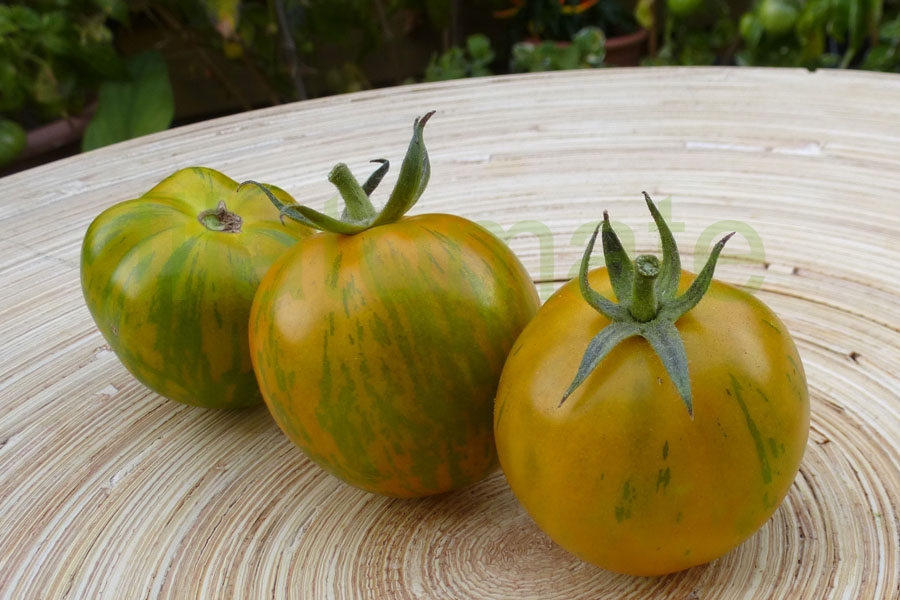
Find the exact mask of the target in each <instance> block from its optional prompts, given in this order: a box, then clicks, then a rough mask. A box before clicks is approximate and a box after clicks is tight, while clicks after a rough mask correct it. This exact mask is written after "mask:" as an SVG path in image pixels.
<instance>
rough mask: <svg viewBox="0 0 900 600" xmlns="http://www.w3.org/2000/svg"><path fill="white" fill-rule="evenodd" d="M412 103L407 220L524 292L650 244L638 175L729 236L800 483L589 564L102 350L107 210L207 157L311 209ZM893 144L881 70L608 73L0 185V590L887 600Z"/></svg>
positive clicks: (898, 359)
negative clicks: (614, 251)
mask: <svg viewBox="0 0 900 600" xmlns="http://www.w3.org/2000/svg"><path fill="white" fill-rule="evenodd" d="M431 109H436V110H437V111H438V112H437V114H436V115H435V117H434V118H433V119H432V121H431V122H430V123H429V126H428V129H427V131H426V133H425V137H426V142H427V144H428V147H429V149H430V151H431V159H432V167H433V176H432V180H431V184H430V187H429V190H428V191H427V192H426V194H425V196H424V197H423V198H422V200H421V201H420V204H419V205H418V206H417V207H416V208H415V209H414V211H413V212H418V213H422V212H433V211H441V212H452V213H456V214H460V215H463V216H466V217H469V218H471V219H473V220H476V221H481V222H488V221H490V222H493V223H495V225H494V227H495V228H496V227H499V229H497V230H498V231H502V232H505V233H504V235H507V236H508V237H509V243H510V244H511V246H512V247H513V249H514V250H515V251H516V252H517V253H518V254H519V255H520V256H521V257H522V259H523V261H524V262H525V263H526V266H527V267H528V268H529V270H530V272H531V273H532V274H533V275H534V277H535V279H536V280H537V281H539V282H541V289H542V293H543V295H544V297H546V295H547V294H548V293H549V292H551V291H552V290H553V289H554V288H555V287H556V286H557V285H558V284H559V283H560V282H562V281H564V280H566V279H568V278H569V277H570V276H571V273H572V269H573V267H574V266H575V265H576V263H577V260H578V258H579V256H580V254H581V252H582V250H583V247H584V243H585V240H586V236H587V233H588V230H589V229H590V228H591V227H592V225H593V224H594V223H596V222H597V220H599V219H600V217H601V215H602V211H603V210H604V209H607V210H609V211H610V213H611V215H612V218H613V219H614V220H615V221H617V222H619V223H620V224H621V226H622V227H623V228H628V229H629V230H630V231H631V232H632V234H633V244H634V247H635V248H636V249H638V250H639V251H650V250H653V249H654V248H655V245H656V238H655V234H654V233H652V231H651V230H650V228H649V227H648V226H649V219H648V217H647V215H646V211H645V208H644V205H643V202H642V200H641V191H642V190H646V191H648V192H649V193H650V194H651V195H652V196H654V198H656V199H657V201H660V202H663V203H664V206H666V207H667V208H666V210H667V211H668V213H669V215H668V218H669V221H670V223H671V224H672V226H673V230H674V231H675V236H676V239H677V240H678V242H679V246H680V247H681V249H682V252H683V253H684V263H685V266H686V267H688V268H690V267H692V266H693V264H694V260H695V259H696V260H699V261H702V260H703V259H704V258H705V256H706V253H707V251H708V248H709V246H710V244H711V240H712V238H713V237H716V236H718V235H720V234H721V233H723V232H724V231H725V230H730V229H735V230H737V231H738V233H739V235H738V236H736V237H735V239H734V240H733V241H732V242H731V243H730V244H729V247H728V249H727V250H726V260H725V261H724V262H723V263H722V266H721V268H720V270H719V273H718V276H719V278H721V279H724V280H726V281H729V282H731V283H735V284H739V285H748V286H750V287H753V288H754V289H756V290H757V291H756V293H757V294H758V295H759V297H760V298H762V299H763V300H764V301H765V302H766V303H768V304H769V305H770V306H771V307H772V308H773V309H774V310H775V311H776V312H777V313H778V314H779V315H780V316H781V317H782V319H783V320H784V321H785V322H786V323H787V325H788V326H789V328H790V329H791V330H792V332H793V334H794V335H795V338H796V340H797V343H798V346H799V348H800V352H801V355H802V358H803V361H804V363H805V367H806V370H807V375H808V378H809V384H810V392H811V398H812V431H811V437H810V442H809V446H808V448H807V452H806V456H805V458H804V460H803V464H802V468H801V472H800V474H799V475H798V477H797V479H796V482H795V484H794V486H793V488H792V489H791V491H790V494H789V496H788V497H787V499H786V501H785V502H784V503H783V504H782V506H781V507H780V508H779V509H778V511H777V512H776V514H775V515H774V517H773V518H772V519H771V520H770V521H769V522H768V523H767V524H766V525H765V526H764V527H763V528H762V530H760V531H759V532H758V533H757V534H756V535H754V536H753V537H752V538H751V539H750V540H748V541H747V542H746V543H744V544H743V545H742V546H740V547H739V548H738V549H736V550H735V551H733V552H731V553H729V554H728V555H726V556H725V557H723V558H721V559H719V560H717V561H714V562H713V563H711V564H708V565H705V566H702V567H697V568H694V569H691V570H689V571H686V572H682V573H679V574H676V575H672V576H668V577H662V578H656V579H639V578H631V577H625V576H619V575H613V574H610V573H607V572H604V571H602V570H600V569H597V568H594V567H592V566H590V565H586V564H584V563H581V562H579V561H578V560H576V559H574V558H572V557H571V556H569V555H568V554H567V553H566V552H564V551H563V550H561V549H559V548H558V547H556V546H555V545H554V544H552V543H551V542H550V541H548V539H547V538H546V537H545V536H544V535H543V534H542V533H541V532H540V531H539V530H538V529H537V528H536V527H535V526H534V525H533V524H532V522H531V521H530V519H529V518H528V516H527V515H526V514H525V513H524V512H523V511H522V509H521V508H520V507H519V506H518V504H517V503H516V501H515V499H514V498H513V496H512V495H511V493H510V491H509V489H508V487H507V486H506V483H505V481H504V479H503V476H502V474H501V473H497V474H495V475H494V476H492V477H490V478H489V479H487V480H486V481H483V482H482V483H480V484H478V485H476V486H474V487H471V488H469V489H465V490H462V491H460V492H457V493H454V494H450V495H446V496H442V497H435V498H428V499H424V500H416V501H399V500H392V499H386V498H380V497H375V496H371V495H368V494H366V493H363V492H360V491H357V490H355V489H352V488H349V487H347V486H345V485H343V484H341V483H340V482H338V481H336V480H335V479H333V478H331V477H330V476H328V475H326V474H325V473H323V472H322V471H320V470H319V469H318V468H316V467H315V466H313V465H312V464H311V463H310V462H309V461H307V460H306V459H305V458H304V457H303V456H302V455H301V453H300V452H299V451H298V450H297V449H295V448H294V447H293V446H292V445H291V444H290V443H289V442H288V441H287V439H286V438H285V437H284V436H282V435H281V433H280V432H279V430H278V429H277V428H276V426H275V425H274V424H273V422H272V420H271V419H270V418H269V416H268V414H267V413H266V412H265V409H256V410H250V411H245V412H235V413H227V412H210V411H204V410H200V409H194V408H189V407H186V406H181V405H177V404H175V403H172V402H169V401H167V400H165V399H162V398H160V397H158V396H157V395H155V394H153V393H151V392H149V391H147V390H146V389H145V388H143V387H142V386H141V385H140V384H138V383H137V382H136V381H135V380H134V379H132V378H131V376H130V375H129V374H128V373H127V372H126V371H125V370H124V368H123V367H122V366H121V365H120V364H119V362H118V361H117V359H116V357H115V356H114V355H113V354H112V352H111V351H110V350H109V349H108V348H107V346H106V345H105V344H104V341H103V339H102V338H101V336H100V334H99V333H98V331H97V329H96V328H95V326H94V324H93V323H92V321H91V318H90V316H89V314H88V312H87V309H86V308H85V306H84V304H83V300H82V297H81V293H80V285H79V274H78V270H79V249H80V243H81V239H82V236H83V235H84V231H85V229H86V228H87V225H88V223H89V222H90V221H91V219H93V218H94V216H96V215H97V214H98V213H99V212H100V211H101V210H102V209H103V208H105V207H106V206H109V205H110V204H112V203H114V202H118V201H120V200H124V199H127V198H130V197H134V196H137V195H139V194H140V193H142V192H144V191H146V190H147V189H149V188H150V187H151V186H152V185H154V184H155V183H156V182H157V181H159V180H160V179H162V178H163V177H164V176H165V175H167V174H168V173H170V172H172V171H174V170H176V169H178V168H181V167H186V166H189V165H204V166H209V167H214V168H217V169H219V170H221V171H223V172H225V173H227V174H228V175H230V176H231V177H233V178H235V179H238V180H242V179H249V178H253V179H256V180H260V181H267V182H271V183H275V184H277V185H279V186H281V187H283V188H285V189H287V190H288V191H290V192H291V193H292V194H294V195H295V196H296V197H297V198H298V199H299V200H300V201H301V202H304V203H308V204H310V205H312V206H315V207H318V208H323V207H326V208H327V209H328V210H334V209H335V206H336V205H335V204H334V201H333V199H332V196H333V190H332V189H331V186H330V184H328V183H327V181H326V179H325V176H326V174H327V173H328V171H329V169H330V168H331V166H333V164H334V163H336V162H338V161H344V162H347V163H348V164H350V166H351V168H353V169H354V171H356V172H357V173H358V174H359V175H360V176H361V177H362V176H363V175H364V174H366V173H367V172H368V169H369V168H370V166H369V165H368V163H367V161H368V160H369V159H373V158H378V157H386V158H389V159H392V160H393V161H395V165H398V164H399V160H400V158H401V157H402V153H403V151H404V149H405V147H406V144H407V142H408V139H409V136H410V134H411V131H412V129H411V127H412V121H413V119H414V118H415V117H416V116H417V115H420V114H423V113H424V112H426V111H427V110H431ZM898 139H900V78H898V77H897V76H896V75H878V74H872V73H859V72H850V73H845V72H835V71H819V72H816V73H807V72H804V71H793V70H789V71H788V70H768V69H743V68H742V69H727V68H721V69H717V68H711V69H674V68H673V69H647V68H641V69H608V70H598V71H583V72H566V73H559V74H545V75H528V76H515V77H499V78H485V79H477V80H464V81H455V82H448V83H442V84H431V85H420V86H409V87H400V88H394V89H389V90H378V91H371V92H365V93H361V94H354V95H347V96H338V97H333V98H327V99H323V100H316V101H309V102H305V103H300V104H293V105H288V106H282V107H277V108H273V109H267V110H262V111H256V112H253V113H248V114H243V115H235V116H233V117H228V118H224V119H219V120H215V121H210V122H205V123H200V124H197V125H193V126H189V127H183V128H179V129H174V130H172V131H169V132H165V133H163V134H159V135H154V136H149V137H147V138H142V139H139V140H134V141H131V142H127V143H123V144H119V145H116V146H113V147H109V148H105V149H101V150H98V151H95V152H91V153H87V154H83V155H81V156H78V157H73V158H71V159H66V160H63V161H60V162H58V163H54V164H51V165H47V166H44V167H40V168H36V169H32V170H30V171H26V172H24V173H20V174H16V175H12V176H9V177H6V178H3V179H0V192H2V194H0V217H2V223H3V229H4V230H3V235H2V236H0V358H2V361H0V597H2V598H11V599H20V598H23V599H29V598H42V599H47V598H89V599H100V598H116V599H119V598H215V599H219V598H250V599H259V598H296V599H319V598H347V599H351V598H352V599H357V598H417V599H418V598H434V599H442V598H477V599H489V598H498V599H499V598H503V599H516V598H522V599H524V598H542V599H546V598H559V599H565V600H572V599H575V598H592V599H594V598H615V599H619V598H679V599H681V598H786V597H790V598H816V599H821V598H864V599H872V598H897V597H900V591H898V590H900V552H898V544H900V525H898V519H900V511H898V498H900V393H898V389H900V308H898V306H900V276H898V274H897V273H898V271H897V269H898V265H900V204H898V199H897V195H898V190H900V152H898ZM392 175H393V176H394V177H395V176H396V169H395V170H394V171H393V173H392ZM392 183H393V179H392V177H391V175H389V176H388V179H387V180H386V181H385V183H384V184H383V186H384V187H385V188H387V186H389V185H392ZM375 199H376V201H378V200H381V201H383V200H384V198H379V197H378V193H376V197H375Z"/></svg>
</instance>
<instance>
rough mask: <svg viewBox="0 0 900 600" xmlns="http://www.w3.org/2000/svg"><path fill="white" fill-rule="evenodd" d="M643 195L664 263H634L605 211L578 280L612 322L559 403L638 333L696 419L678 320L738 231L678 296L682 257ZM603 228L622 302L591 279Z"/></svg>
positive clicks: (648, 258)
mask: <svg viewBox="0 0 900 600" xmlns="http://www.w3.org/2000/svg"><path fill="white" fill-rule="evenodd" d="M644 198H645V199H646V201H647V207H648V208H649V209H650V214H651V215H652V216H653V221H654V222H655V223H656V227H657V229H659V236H660V240H661V241H662V261H661V262H660V261H659V260H658V259H657V258H656V257H655V256H652V255H641V256H638V257H637V258H636V259H635V260H634V261H633V262H632V261H631V260H630V259H629V258H628V254H627V253H626V252H625V249H624V248H623V247H622V243H621V242H620V241H619V237H618V236H617V235H616V233H615V231H613V229H612V226H611V225H610V223H609V215H608V214H607V213H606V212H605V211H604V213H603V223H602V224H601V225H600V226H598V227H597V229H595V230H594V234H593V235H592V236H591V239H590V241H589V242H588V245H587V248H586V249H585V252H584V256H583V257H582V259H581V269H580V270H579V274H578V283H579V287H580V289H581V294H582V296H584V299H585V300H586V301H587V302H588V304H590V305H591V306H592V307H593V308H594V309H595V310H597V311H598V312H600V313H601V314H602V315H604V316H605V317H606V318H608V319H609V320H610V321H611V322H610V324H609V325H607V326H606V327H604V328H603V329H602V330H601V331H600V332H599V333H598V334H597V335H596V336H595V337H594V338H593V339H592V340H591V341H590V343H589V344H588V347H587V349H586V350H585V352H584V357H583V358H582V360H581V365H579V367H578V372H577V373H576V374H575V379H574V380H573V381H572V384H571V385H570V386H569V389H568V390H566V393H565V394H564V395H563V398H562V400H561V401H560V403H559V404H560V406H561V405H562V403H563V402H565V401H566V399H567V398H568V397H569V396H570V395H571V394H572V392H574V391H575V390H576V389H577V388H578V386H579V385H581V384H582V383H583V382H584V380H585V379H587V378H588V376H589V375H590V374H591V373H592V372H593V371H594V369H595V368H597V365H599V364H600V361H602V360H603V359H604V358H605V357H606V355H608V354H609V353H610V352H611V351H612V349H613V348H615V347H616V346H617V345H618V344H619V342H622V341H624V340H626V339H628V338H631V337H635V336H639V337H642V338H644V339H645V340H647V341H648V342H649V343H650V346H651V347H652V348H653V350H654V351H655V352H656V354H657V355H658V356H659V359H660V360H661V361H662V363H663V366H664V367H665V368H666V372H667V373H668V374H669V377H671V379H672V382H673V383H674V384H675V388H676V389H677V390H678V394H679V395H680V396H681V400H682V401H683V402H684V405H685V407H686V408H687V411H688V414H689V415H690V416H691V418H693V416H694V408H693V399H692V396H691V381H690V377H689V375H688V363H687V354H686V353H685V350H684V344H683V343H682V341H681V334H680V333H679V332H678V329H677V328H676V327H675V322H676V321H677V320H678V319H680V318H681V317H682V316H683V315H684V314H686V313H687V312H688V311H690V310H691V309H692V308H694V307H695V306H696V305H697V303H698V302H700V300H701V299H702V298H703V295H704V294H705V293H706V291H707V290H708V289H709V284H710V282H712V278H713V272H714V271H715V268H716V262H717V261H718V259H719V254H721V252H722V248H724V247H725V243H726V242H727V241H728V239H729V238H730V237H731V236H732V235H734V234H733V233H730V234H728V235H726V236H725V237H724V238H722V239H721V240H719V242H718V243H717V244H716V245H715V247H714V248H713V250H712V253H711V254H710V256H709V259H708V260H707V261H706V264H705V265H704V266H703V270H701V271H700V274H699V275H697V277H696V279H694V281H693V283H691V285H690V287H689V288H688V289H687V290H685V292H684V293H683V294H681V295H680V296H678V295H677V292H678V282H679V280H680V279H681V259H680V257H679V256H678V247H677V246H676V245H675V238H674V237H673V236H672V231H671V230H670V229H669V226H668V225H667V224H666V222H665V220H664V219H663V217H662V215H661V214H660V212H659V210H657V208H656V205H655V204H654V203H653V200H651V199H650V196H649V195H647V193H646V192H645V193H644ZM601 230H602V241H603V258H604V260H605V261H606V268H607V271H608V272H609V280H610V283H611V284H612V288H613V293H615V295H616V298H618V300H619V303H618V304H616V303H615V302H613V301H611V300H609V299H607V298H605V297H603V296H602V295H600V294H599V293H598V292H597V291H595V290H594V289H592V288H591V286H590V284H589V283H588V266H589V264H590V259H591V253H592V252H593V250H594V243H595V242H596V241H597V235H598V233H601Z"/></svg>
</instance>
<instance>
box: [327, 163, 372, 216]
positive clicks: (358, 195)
mask: <svg viewBox="0 0 900 600" xmlns="http://www.w3.org/2000/svg"><path fill="white" fill-rule="evenodd" d="M328 181H330V182H331V183H332V184H334V186H335V187H336V188H337V189H338V192H340V194H341V198H343V199H344V214H343V216H342V218H341V220H343V221H348V222H350V223H360V224H363V223H371V222H372V221H373V220H374V219H375V214H376V211H375V207H374V206H373V205H372V201H371V200H369V195H368V194H367V193H366V191H365V189H363V186H361V185H360V184H359V182H358V181H357V180H356V177H354V176H353V173H352V172H351V171H350V167H348V166H347V165H345V164H344V163H338V164H337V165H335V167H334V168H333V169H332V170H331V173H329V174H328Z"/></svg>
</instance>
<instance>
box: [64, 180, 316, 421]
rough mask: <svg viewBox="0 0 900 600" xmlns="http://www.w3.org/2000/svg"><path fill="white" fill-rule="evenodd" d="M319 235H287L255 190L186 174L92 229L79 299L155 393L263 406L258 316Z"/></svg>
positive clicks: (111, 211)
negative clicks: (292, 258) (255, 309)
mask: <svg viewBox="0 0 900 600" xmlns="http://www.w3.org/2000/svg"><path fill="white" fill-rule="evenodd" d="M269 193H271V194H274V195H277V196H278V197H280V198H282V200H283V201H284V202H285V203H292V202H293V201H292V200H291V198H290V196H288V195H287V194H286V193H285V192H284V191H282V190H280V189H277V188H274V187H273V188H269ZM310 233H311V231H310V230H309V229H308V228H306V227H304V226H302V225H299V224H296V223H290V224H287V225H286V224H282V223H281V221H280V217H279V212H278V211H277V210H275V209H274V208H273V207H272V205H271V202H270V201H269V200H268V199H267V197H266V195H265V194H263V193H261V192H260V191H259V190H258V189H256V188H253V187H246V188H242V189H238V183H237V182H236V181H233V180H232V179H230V178H228V177H226V176H225V175H223V174H222V173H219V172H218V171H215V170H213V169H207V168H203V167H195V168H189V169H183V170H180V171H177V172H176V173H174V174H173V175H171V176H169V177H168V178H166V179H164V180H163V181H162V182H160V183H159V184H158V185H156V186H155V187H154V188H153V189H151V190H150V191H148V192H147V193H146V194H144V195H143V196H141V197H139V198H137V199H134V200H128V201H126V202H122V203H119V204H116V205H114V206H112V207H110V208H108V209H106V210H105V211H103V212H102V213H101V214H100V215H99V216H98V217H97V218H96V219H94V221H93V222H92V223H91V225H90V227H89V228H88V230H87V233H86V235H85V238H84V242H83V245H82V250H81V286H82V291H83V292H84V298H85V301H86V303H87V306H88V309H89V310H90V312H91V316H92V317H93V318H94V321H95V322H96V323H97V327H98V328H99V329H100V332H101V333H102V334H103V337H104V338H105V339H106V341H107V342H108V343H109V345H110V347H111V348H112V350H113V351H114V352H115V353H116V355H117V356H118V357H119V360H121V361H122V364H124V365H125V367H126V368H127V369H128V370H129V371H130V372H131V373H132V375H134V376H135V377H136V378H137V379H138V380H139V381H141V382H142V383H143V384H144V385H146V386H147V387H148V388H150V389H151V390H153V391H154V392H156V393H158V394H160V395H162V396H165V397H166V398H170V399H172V400H175V401H178V402H182V403H185V404H192V405H197V406H203V407H210V408H237V407H243V406H249V405H253V404H261V403H262V396H261V395H260V392H259V388H258V386H257V385H256V379H255V375H254V373H253V367H252V364H251V362H250V349H249V344H248V341H247V335H248V334H247V328H248V318H249V314H250V305H251V303H252V301H253V296H254V294H255V292H256V287H257V285H258V284H259V281H260V280H261V279H262V277H263V275H264V274H265V273H266V271H267V270H268V268H269V267H270V266H271V264H272V263H273V262H274V261H275V259H276V258H278V257H279V256H280V255H281V254H282V253H283V252H284V251H285V250H286V249H287V248H289V247H290V246H292V245H293V244H294V243H296V242H297V240H299V239H301V238H302V237H305V236H307V235H309V234H310Z"/></svg>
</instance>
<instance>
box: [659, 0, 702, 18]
mask: <svg viewBox="0 0 900 600" xmlns="http://www.w3.org/2000/svg"><path fill="white" fill-rule="evenodd" d="M703 1H704V0H666V8H668V9H669V13H670V14H672V15H675V16H676V17H686V16H688V15H692V14H694V13H695V12H697V11H698V10H699V9H700V6H701V5H702V4H703Z"/></svg>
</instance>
